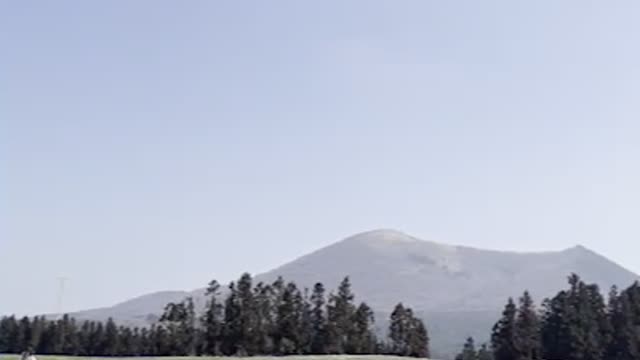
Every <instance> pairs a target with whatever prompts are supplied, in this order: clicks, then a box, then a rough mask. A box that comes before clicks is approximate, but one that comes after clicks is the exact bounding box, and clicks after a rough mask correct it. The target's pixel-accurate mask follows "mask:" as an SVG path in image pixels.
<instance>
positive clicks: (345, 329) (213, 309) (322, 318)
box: [0, 274, 429, 357]
mask: <svg viewBox="0 0 640 360" xmlns="http://www.w3.org/2000/svg"><path fill="white" fill-rule="evenodd" d="M207 296H208V300H207V304H206V308H205V309H204V312H203V315H202V316H201V317H199V316H197V314H196V313H197V311H196V310H195V305H194V301H193V299H191V298H187V299H185V300H184V301H183V302H180V303H170V304H167V306H166V307H165V311H164V314H162V317H161V318H160V320H159V322H158V323H157V324H154V325H152V326H151V327H149V328H146V327H145V328H128V327H123V326H118V325H116V323H115V322H114V321H113V320H111V319H109V320H108V321H107V322H106V323H104V324H103V323H100V322H93V321H85V322H83V323H79V322H78V321H76V320H75V319H73V318H71V317H69V316H67V315H65V316H63V317H62V318H61V319H58V320H55V321H51V320H48V319H45V318H43V317H36V318H33V319H30V318H28V317H24V318H22V319H16V318H15V317H5V318H3V319H2V320H0V353H20V352H22V351H23V350H24V349H26V348H32V349H33V350H34V351H35V352H36V353H37V354H55V355H77V356H193V355H209V356H219V355H225V356H254V355H310V354H316V355H324V354H389V355H399V356H413V357H427V356H428V355H429V337H428V334H427V329H426V326H425V325H424V323H423V322H422V321H421V320H420V319H418V318H417V317H416V316H415V315H414V313H413V311H412V310H411V309H410V308H406V307H405V306H403V305H402V304H398V305H397V306H396V307H395V308H394V309H393V312H392V313H391V316H390V319H389V320H390V325H389V329H388V335H389V336H388V338H387V339H379V338H378V337H377V336H376V333H375V331H374V316H373V310H372V309H371V308H370V307H369V306H368V305H367V304H366V303H364V302H361V303H359V304H358V303H356V302H355V296H354V294H353V293H352V291H351V283H350V281H349V278H348V277H347V278H345V279H344V280H343V281H342V282H341V283H340V285H339V287H338V289H337V292H336V293H335V294H334V293H330V294H329V295H328V296H327V295H326V294H325V288H324V285H323V284H321V283H318V284H316V285H315V286H314V288H313V289H312V291H311V294H309V292H308V291H307V290H300V289H299V288H298V287H297V286H296V284H294V283H291V282H290V283H285V281H284V280H283V279H281V278H280V279H278V280H276V281H275V282H274V283H273V284H263V283H259V284H255V285H254V284H253V281H252V278H251V276H250V275H248V274H244V275H242V276H241V277H240V279H239V280H238V281H237V282H233V283H231V284H230V285H229V289H228V292H227V295H226V297H225V298H224V299H221V296H220V286H219V285H218V283H217V282H216V281H212V282H211V283H210V284H209V286H208V289H207Z"/></svg>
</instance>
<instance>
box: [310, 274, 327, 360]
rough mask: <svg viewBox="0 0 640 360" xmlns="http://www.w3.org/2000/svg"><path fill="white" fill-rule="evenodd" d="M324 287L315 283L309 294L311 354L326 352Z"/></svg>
mask: <svg viewBox="0 0 640 360" xmlns="http://www.w3.org/2000/svg"><path fill="white" fill-rule="evenodd" d="M325 306H326V302H325V289H324V285H322V283H316V284H315V285H314V287H313V292H312V294H311V319H310V322H311V324H312V328H313V333H312V340H311V353H312V354H317V355H321V354H325V353H326V352H327V318H326V314H325Z"/></svg>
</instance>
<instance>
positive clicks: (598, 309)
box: [542, 274, 612, 360]
mask: <svg viewBox="0 0 640 360" xmlns="http://www.w3.org/2000/svg"><path fill="white" fill-rule="evenodd" d="M569 285H570V288H569V290H566V291H561V292H560V293H558V295H556V296H555V297H554V298H552V299H550V300H548V301H545V305H544V308H545V312H544V316H543V324H542V342H543V349H544V351H543V353H544V356H545V357H546V358H558V359H566V360H602V359H603V358H604V355H605V351H606V350H607V348H608V347H609V346H608V344H609V343H610V338H611V334H612V330H611V325H610V324H609V318H608V317H607V312H606V306H605V304H604V298H603V297H602V294H601V293H600V291H599V289H598V286H597V285H587V284H585V283H584V282H582V281H581V280H580V278H579V277H578V276H577V275H575V274H572V275H571V276H570V277H569Z"/></svg>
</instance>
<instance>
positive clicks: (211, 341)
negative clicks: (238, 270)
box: [202, 280, 222, 355]
mask: <svg viewBox="0 0 640 360" xmlns="http://www.w3.org/2000/svg"><path fill="white" fill-rule="evenodd" d="M219 295H220V285H219V284H218V282H217V281H215V280H212V281H211V282H210V283H209V286H208V287H207V292H206V296H207V297H208V299H207V307H206V310H205V314H204V316H203V318H202V326H203V328H204V335H203V337H204V339H203V347H204V349H203V353H204V354H206V355H220V342H221V340H222V338H221V337H222V304H221V303H220V302H219V301H218V296H219Z"/></svg>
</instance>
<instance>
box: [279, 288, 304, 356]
mask: <svg viewBox="0 0 640 360" xmlns="http://www.w3.org/2000/svg"><path fill="white" fill-rule="evenodd" d="M302 315H303V302H302V296H301V294H300V291H299V290H298V288H297V287H296V285H295V284H294V283H288V284H287V286H286V287H285V289H284V292H283V294H282V300H281V301H280V304H279V306H278V308H277V313H276V333H275V338H274V343H275V346H276V351H277V353H278V354H279V355H291V354H298V353H300V352H301V344H302V338H301V331H302Z"/></svg>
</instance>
